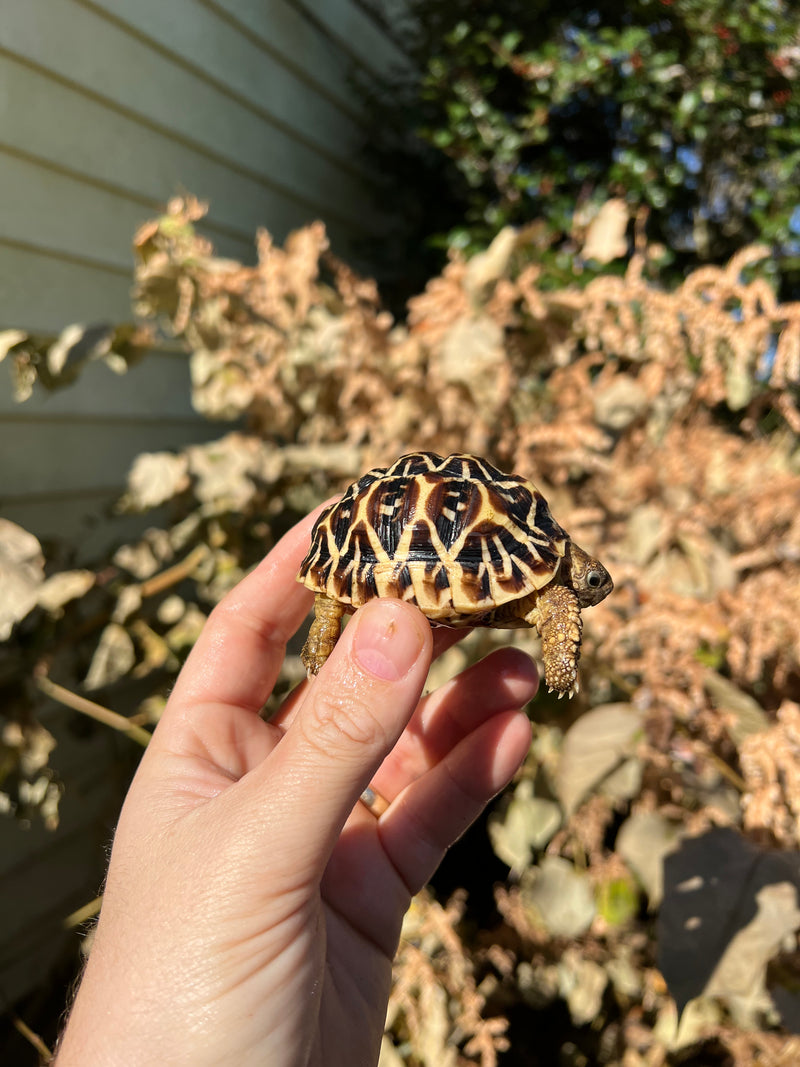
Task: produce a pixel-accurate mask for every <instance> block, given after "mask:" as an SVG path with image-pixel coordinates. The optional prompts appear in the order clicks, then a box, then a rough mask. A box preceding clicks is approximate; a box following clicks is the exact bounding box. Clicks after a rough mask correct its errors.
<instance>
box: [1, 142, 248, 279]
mask: <svg viewBox="0 0 800 1067" xmlns="http://www.w3.org/2000/svg"><path fill="white" fill-rule="evenodd" d="M0 188H2V189H4V190H17V191H18V192H17V195H4V196H2V197H0V235H1V236H2V238H3V239H4V240H6V241H14V242H19V243H21V244H22V243H24V244H30V245H33V246H37V247H40V248H43V249H45V250H47V251H48V252H56V253H62V254H64V255H67V256H78V257H79V258H82V259H88V260H94V261H97V262H98V263H100V264H102V265H104V266H109V267H117V268H119V269H120V270H125V271H130V272H132V270H133V252H132V242H133V235H134V234H135V232H136V230H137V229H138V228H139V226H141V224H142V223H143V222H146V221H147V219H148V218H152V217H153V214H154V212H153V211H148V210H147V209H146V208H145V207H143V206H142V205H141V204H138V203H135V202H133V201H131V200H130V199H129V198H127V197H124V196H120V195H118V194H116V193H112V192H109V191H107V190H105V189H98V188H97V186H95V185H87V184H86V183H85V182H82V181H80V180H79V179H77V178H73V177H71V176H69V175H65V174H63V173H60V172H58V171H54V170H51V169H50V168H48V167H47V166H46V165H44V164H41V163H33V162H31V161H30V160H28V159H21V158H19V157H18V156H13V155H9V154H8V153H7V152H3V151H2V150H0ZM54 204H57V205H58V210H56V211H54V210H53V205H54ZM215 243H218V244H219V245H220V246H221V247H220V252H221V254H223V255H227V256H235V257H237V258H247V257H248V256H250V255H251V249H252V242H250V241H245V240H244V239H241V240H237V239H235V238H232V237H230V236H228V235H225V236H222V237H219V236H217V238H216V241H215Z"/></svg>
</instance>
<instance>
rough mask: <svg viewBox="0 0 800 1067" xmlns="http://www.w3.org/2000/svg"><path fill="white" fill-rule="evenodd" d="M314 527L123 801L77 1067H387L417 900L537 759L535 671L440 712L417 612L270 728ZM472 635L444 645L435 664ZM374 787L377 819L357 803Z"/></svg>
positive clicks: (296, 537) (236, 596) (178, 695)
mask: <svg viewBox="0 0 800 1067" xmlns="http://www.w3.org/2000/svg"><path fill="white" fill-rule="evenodd" d="M311 519H313V516H311ZM309 525H310V520H307V521H306V522H305V523H303V524H301V525H300V526H299V527H297V528H295V530H294V531H292V532H291V533H290V534H289V535H287V537H286V538H284V540H283V541H282V542H281V543H280V544H279V545H278V546H277V547H276V549H274V550H273V552H272V553H271V554H270V556H269V557H267V559H266V560H265V561H264V563H262V565H261V566H260V567H259V568H257V570H256V571H254V572H253V573H252V574H251V575H250V576H249V577H248V578H247V579H245V581H243V582H242V583H241V584H240V585H239V586H238V587H237V589H236V590H234V592H233V593H232V594H230V595H229V596H228V598H226V600H225V601H223V603H222V604H221V605H220V606H219V607H218V608H217V609H216V610H215V612H214V613H213V615H212V617H211V619H210V620H209V623H208V624H207V626H206V629H205V630H204V632H203V634H202V635H201V638H200V640H199V641H198V643H197V646H196V647H195V649H194V650H193V652H192V655H191V657H190V659H189V661H188V662H187V665H186V667H185V668H184V671H183V672H182V674H181V677H180V678H179V680H178V683H177V685H176V687H175V691H174V693H173V694H172V697H171V699H170V702H169V705H168V707H167V709H166V711H165V713H164V716H163V718H162V721H161V723H160V724H159V728H158V730H157V731H156V733H155V735H154V738H153V741H152V742H151V745H150V747H149V748H148V750H147V752H146V753H145V756H144V758H143V760H142V764H141V766H140V768H139V771H138V773H137V777H136V779H135V781H134V784H133V786H132V787H131V791H130V794H129V797H128V800H127V801H126V804H125V807H124V809H123V813H122V816H121V819H120V824H119V828H118V832H117V837H116V841H115V845H114V851H113V853H112V860H111V865H110V868H109V876H108V884H107V889H106V895H105V900H104V905H103V914H102V917H101V922H100V925H99V928H98V934H97V940H96V944H95V949H94V950H93V953H92V958H91V962H90V965H89V967H88V968H87V973H86V975H85V977H84V982H83V985H82V987H81V990H80V994H79V996H78V999H77V1003H76V1006H75V1010H74V1012H73V1018H72V1019H71V1020H70V1025H69V1026H68V1029H67V1034H66V1039H65V1043H64V1048H63V1052H62V1053H61V1054H60V1055H59V1060H58V1062H59V1067H61V1064H62V1062H63V1063H64V1064H65V1065H66V1064H68V1063H69V1062H75V1063H78V1062H80V1063H81V1064H90V1063H93V1062H98V1063H100V1062H109V1063H115V1062H120V1063H122V1062H124V1063H125V1064H126V1065H134V1064H137V1063H152V1062H164V1063H170V1064H171V1065H173V1064H180V1063H187V1064H192V1067H200V1065H202V1064H215V1065H217V1064H220V1063H236V1064H237V1065H246V1064H249V1063H252V1064H259V1065H260V1064H263V1063H269V1064H270V1065H276V1067H277V1065H282V1064H285V1065H287V1067H289V1065H291V1067H299V1065H306V1064H320V1065H321V1064H325V1065H326V1067H331V1065H334V1067H335V1065H337V1064H339V1063H341V1064H345V1063H346V1064H348V1067H352V1065H362V1064H363V1065H364V1067H367V1065H371V1064H374V1063H375V1062H376V1061H377V1053H378V1047H379V1043H380V1036H381V1032H382V1029H383V1022H384V1016H385V1011H386V1002H387V997H388V992H389V986H390V981H391V961H392V957H393V954H394V951H395V948H396V944H397V938H398V935H399V930H400V924H401V922H402V917H403V914H404V912H405V910H406V909H407V907H408V904H409V901H410V899H411V896H412V894H413V893H415V892H416V891H417V890H418V889H419V888H421V887H422V885H424V883H425V882H426V881H427V879H428V878H429V877H430V875H431V873H432V872H433V870H434V869H435V867H436V866H437V865H438V863H439V861H440V860H441V858H442V856H443V854H444V851H445V850H446V848H447V847H448V846H449V845H450V844H451V843H452V842H453V841H454V840H455V839H456V838H457V837H458V836H459V835H460V834H461V833H462V832H463V830H464V829H465V828H466V826H467V825H468V824H469V823H470V822H471V821H472V820H473V819H474V818H475V817H476V815H477V814H478V813H479V811H480V810H481V808H482V807H483V806H484V805H485V803H486V802H487V800H488V799H489V798H490V797H491V796H492V795H493V793H495V792H496V791H497V790H498V789H499V788H501V787H502V785H503V784H505V782H506V781H507V780H508V778H509V777H510V776H511V774H513V771H514V770H515V769H516V767H517V765H518V764H519V762H520V760H521V759H522V757H523V756H524V753H525V751H526V750H527V745H528V743H529V737H530V728H529V725H528V722H527V720H526V719H525V718H524V716H521V715H520V713H519V712H518V711H516V710H515V709H517V708H519V707H520V706H521V705H522V704H524V703H525V702H526V701H527V700H528V699H530V697H531V696H532V695H533V692H534V691H535V688H536V675H535V670H534V668H533V666H532V664H531V663H530V661H529V660H528V658H527V657H525V656H522V655H521V654H519V653H516V652H515V651H513V650H510V649H509V650H503V651H500V652H497V653H495V654H493V655H492V656H490V657H488V658H487V659H486V660H485V661H483V662H482V663H480V664H478V665H476V666H475V667H473V668H471V669H470V670H468V671H467V672H465V673H464V674H463V675H461V676H459V677H458V678H457V679H454V680H453V681H451V682H449V683H448V684H447V685H445V686H444V687H443V688H442V689H440V690H438V691H437V692H435V693H433V694H431V695H429V696H426V697H424V698H422V699H421V692H422V687H423V685H424V683H425V678H426V675H427V670H428V666H429V664H430V660H431V656H432V655H433V654H434V642H433V641H432V639H431V634H430V629H429V627H428V625H427V623H426V622H425V620H423V619H422V616H421V615H419V613H418V612H417V611H416V609H415V608H412V607H410V606H408V605H404V604H398V603H387V602H374V603H372V604H370V605H367V607H366V608H364V609H362V611H361V612H359V615H358V616H357V617H356V619H355V620H354V623H353V624H352V625H351V626H348V627H347V629H346V630H345V633H344V635H343V637H342V639H341V640H340V642H339V645H338V646H337V649H336V650H335V652H334V655H333V656H332V657H331V659H330V660H329V661H328V663H327V664H326V666H325V668H324V669H323V671H322V672H321V673H320V675H319V677H318V678H317V679H316V680H315V681H314V682H313V683H312V684H304V685H303V686H301V687H299V688H298V689H297V690H295V692H294V693H293V694H292V696H291V697H290V698H289V700H288V701H287V703H286V705H285V706H284V707H283V709H282V710H281V712H280V714H279V715H278V716H276V718H275V719H273V720H272V721H270V722H265V721H263V720H262V719H261V718H260V717H259V715H258V711H259V710H260V708H261V707H262V706H263V703H264V701H265V700H266V698H267V696H268V694H269V693H270V691H271V689H272V686H273V685H274V683H275V680H276V678H277V674H278V670H279V668H280V664H281V662H282V659H283V655H284V651H285V643H286V641H287V640H288V638H289V637H290V636H291V635H292V634H293V633H294V631H295V630H296V629H297V628H298V627H299V625H300V624H301V622H302V620H303V617H304V616H305V614H306V612H307V610H308V602H309V600H310V595H309V594H308V593H307V591H306V590H304V589H303V588H302V587H301V586H299V585H297V584H296V583H295V582H294V574H295V573H296V570H297V565H298V563H299V559H300V558H301V557H302V554H303V549H304V546H305V543H306V540H307V536H308V527H309ZM381 628H383V631H385V634H386V635H389V636H391V638H392V640H391V642H389V643H388V644H385V648H386V649H388V650H389V652H390V653H391V655H392V656H395V657H396V656H398V655H400V653H399V652H398V649H399V648H400V647H401V646H402V645H403V641H404V640H405V652H406V660H407V663H405V664H401V667H402V669H401V670H400V671H399V673H398V676H397V677H396V678H389V679H387V678H384V677H380V676H375V675H374V674H372V673H370V672H369V671H365V670H364V669H363V662H364V659H363V657H362V658H361V659H359V651H358V650H359V640H363V634H365V633H368V634H369V635H370V640H372V641H373V643H374V638H375V634H376V633H377V635H378V639H379V640H380V638H381V632H383V631H382V630H381ZM359 635H362V637H359ZM454 639H455V638H454V637H453V636H451V635H450V634H449V632H447V631H438V632H437V640H436V645H437V651H440V650H441V649H442V648H443V647H446V646H447V645H448V644H451V643H452V642H453V640H454ZM381 647H384V646H381ZM401 658H402V656H401ZM367 662H373V661H371V660H368V661H367ZM370 781H373V782H374V784H375V787H376V788H377V789H378V790H379V791H380V792H381V793H382V794H383V795H384V796H385V797H386V798H387V800H389V801H390V807H389V809H388V811H386V812H385V814H384V815H383V816H382V817H381V818H380V820H378V819H376V818H375V817H374V816H373V815H372V814H371V813H370V812H369V811H368V810H367V809H366V808H365V807H364V806H362V805H360V804H359V803H358V796H359V794H360V793H361V791H362V790H363V789H364V787H365V786H366V785H367V783H368V782H370ZM142 930H147V931H149V937H145V938H143V937H142ZM121 954H122V955H123V956H124V958H125V967H124V968H121V966H120V964H119V958H120V955H121ZM110 982H112V983H114V986H115V1005H117V1007H115V1008H109V1009H108V1012H107V1019H108V1020H110V1021H109V1022H108V1023H107V1025H109V1026H112V1029H113V1030H114V1033H115V1034H116V1038H115V1042H114V1044H115V1047H117V1048H122V1049H123V1050H124V1051H123V1053H122V1055H121V1056H120V1057H114V1058H111V1059H108V1058H106V1059H103V1058H101V1057H100V1056H98V1058H97V1060H96V1061H95V1060H93V1059H92V1058H91V1055H88V1054H87V1052H89V1053H90V1052H91V1051H92V1049H93V1048H94V1047H96V1046H97V1040H98V1038H97V1032H96V1031H91V1021H90V1019H89V1016H88V1014H87V1013H88V1011H89V1009H90V1008H91V1005H92V1002H93V1000H94V1001H95V1002H96V1001H97V1000H98V999H99V1000H101V1001H102V1000H103V997H104V996H106V990H107V988H108V985H109V983H110ZM106 999H107V996H106ZM125 1004H133V1005H135V1009H136V1010H135V1013H131V1012H127V1013H125V1012H124V1005H125ZM87 1005H88V1007H87ZM119 1005H122V1006H123V1007H119ZM115 1020H116V1021H115ZM187 1020H189V1021H190V1025H189V1026H188V1028H187ZM87 1028H89V1029H88V1030H87ZM76 1034H77V1037H76V1036H75V1035H76ZM82 1037H83V1038H84V1040H83V1042H81V1038H82ZM71 1039H72V1045H71V1044H70V1040H71ZM92 1040H94V1042H95V1043H94V1045H93V1044H92ZM126 1044H127V1047H126ZM71 1048H72V1049H74V1050H75V1051H76V1052H80V1055H79V1056H78V1058H75V1059H74V1061H70V1052H71ZM103 1052H104V1054H106V1056H107V1053H108V1046H106V1047H105V1048H104V1049H103ZM62 1056H63V1060H62ZM154 1056H155V1058H153V1057H154Z"/></svg>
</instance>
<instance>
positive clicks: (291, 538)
mask: <svg viewBox="0 0 800 1067" xmlns="http://www.w3.org/2000/svg"><path fill="white" fill-rule="evenodd" d="M328 503H330V501H326V503H325V504H320V506H319V507H318V508H315V510H314V511H312V512H311V514H310V515H307V516H306V517H305V518H304V519H302V520H301V521H300V522H299V523H297V525H296V526H293V527H292V529H291V530H289V532H288V533H286V534H285V535H284V536H283V537H282V538H281V539H280V541H278V543H277V544H276V545H275V547H274V548H273V549H272V551H271V552H269V553H268V555H267V556H266V557H265V558H264V559H263V560H262V561H261V563H259V565H258V566H257V567H256V568H255V570H253V571H251V572H250V574H248V575H247V577H246V578H243V579H242V581H241V582H239V584H238V585H237V586H236V587H235V588H234V589H232V590H231V592H230V593H228V595H227V596H225V597H224V598H223V599H222V600H221V601H220V602H219V604H218V605H217V606H216V607H215V608H214V610H213V611H212V612H211V615H210V616H209V618H208V621H207V622H206V624H205V626H204V627H203V631H202V633H201V634H200V637H199V638H198V640H197V643H196V644H195V646H194V648H193V649H192V651H191V653H190V654H189V658H188V659H187V661H186V663H185V664H184V667H183V670H182V671H181V673H180V675H179V677H178V681H177V683H176V685H175V689H174V691H173V694H172V698H171V700H170V704H171V705H173V707H174V706H181V705H182V706H186V705H192V706H196V705H198V704H207V703H214V704H225V705H229V706H234V707H237V708H243V709H246V710H249V711H253V712H258V711H260V710H261V708H262V707H263V705H264V702H265V701H266V699H267V697H268V696H269V694H270V693H271V692H272V687H273V686H274V684H275V680H276V679H277V677H278V672H279V670H280V667H281V663H282V662H283V657H284V653H285V649H286V642H287V641H288V639H289V638H290V637H291V636H292V635H293V634H294V633H295V631H296V630H298V629H299V628H300V626H301V624H302V622H303V619H304V618H305V617H306V615H307V614H308V610H309V608H310V607H311V602H312V594H311V592H310V591H309V590H308V589H306V588H305V587H304V586H302V585H301V584H300V583H299V582H298V581H297V572H298V570H299V568H300V564H301V562H302V561H303V557H304V556H305V554H306V552H307V551H308V546H309V540H310V537H311V528H312V527H313V525H314V523H315V522H316V520H317V518H318V517H319V514H320V512H321V511H322V509H323V508H324V507H326V506H327V504H328Z"/></svg>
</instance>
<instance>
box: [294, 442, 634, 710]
mask: <svg viewBox="0 0 800 1067" xmlns="http://www.w3.org/2000/svg"><path fill="white" fill-rule="evenodd" d="M298 581H300V582H302V583H303V584H304V585H306V586H307V587H308V588H309V589H312V590H313V591H314V592H315V593H316V594H317V596H316V600H315V604H314V614H315V618H314V621H313V623H312V625H311V630H310V632H309V635H308V640H307V641H306V644H305V647H304V648H303V652H302V660H303V664H304V665H305V667H306V669H307V671H308V674H309V676H311V675H314V674H316V673H317V672H318V671H319V669H320V667H321V666H322V664H323V663H324V662H325V660H326V659H327V658H328V656H329V655H330V654H331V652H332V651H333V647H334V645H335V644H336V641H337V640H338V638H339V633H340V627H341V619H342V616H343V615H344V613H345V612H352V611H355V610H356V608H359V607H360V606H361V605H362V604H364V603H366V601H367V600H370V599H372V598H373V597H394V598H396V599H399V600H408V601H410V602H411V603H412V604H416V605H417V607H418V608H419V609H420V610H421V611H422V613H423V614H424V615H426V616H427V618H428V619H430V621H431V622H432V623H434V624H438V625H443V626H460V627H464V626H493V627H503V628H515V627H520V626H535V627H536V628H537V630H538V631H539V634H540V636H541V640H542V659H543V661H544V677H545V682H546V683H547V685H548V687H549V688H550V689H551V691H555V692H557V693H558V694H559V696H563V695H564V694H565V693H569V694H570V696H571V695H572V693H573V692H574V691H575V690H576V689H577V674H578V659H579V657H580V648H581V629H582V626H581V608H587V607H591V606H592V605H593V604H599V603H600V601H601V600H603V599H604V598H605V597H607V596H608V594H609V593H610V592H611V590H612V589H613V587H614V586H613V582H612V580H611V576H610V575H609V573H608V571H607V570H606V569H605V567H604V566H603V564H602V563H600V562H599V560H596V559H593V558H592V557H591V556H589V555H588V553H586V552H584V550H583V549H582V548H579V547H578V546H577V545H576V544H575V543H574V542H573V541H572V540H571V539H570V537H569V534H568V533H567V532H566V531H565V530H564V529H562V527H561V526H559V524H558V523H557V522H556V521H555V519H554V518H553V516H552V515H551V514H550V509H549V507H548V505H547V501H546V500H545V498H544V497H543V496H542V494H541V493H540V492H539V490H538V489H537V488H536V487H535V486H534V485H532V484H531V483H530V482H528V481H526V480H525V479H524V478H518V477H515V476H513V475H508V474H503V473H502V472H501V471H499V470H498V469H497V468H496V467H494V466H492V464H491V463H488V462H487V461H486V460H485V459H479V458H478V457H477V456H471V455H466V454H455V455H452V456H447V457H446V458H442V457H441V456H439V455H437V454H436V453H435V452H413V453H411V454H410V455H407V456H402V457H401V458H400V459H398V460H397V461H396V462H395V463H393V464H392V465H391V466H390V467H386V468H384V467H376V468H375V469H374V470H371V471H369V472H368V473H367V474H365V475H364V476H363V477H362V478H360V479H359V480H358V481H356V482H354V483H353V484H352V485H351V486H350V487H349V489H348V490H347V491H346V492H345V494H344V496H343V497H342V498H341V500H339V501H338V502H337V503H335V504H331V505H330V506H329V507H327V508H326V509H325V511H323V513H322V514H321V515H320V517H319V518H318V519H317V522H316V524H315V526H314V529H313V532H312V535H311V549H310V551H309V553H308V555H307V556H306V558H305V560H304V561H303V563H302V565H301V567H300V573H299V575H298Z"/></svg>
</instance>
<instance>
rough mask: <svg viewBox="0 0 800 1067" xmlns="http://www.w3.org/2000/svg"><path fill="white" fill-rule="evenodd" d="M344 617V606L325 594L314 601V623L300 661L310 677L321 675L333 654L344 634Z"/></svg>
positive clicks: (319, 594) (318, 594) (318, 595)
mask: <svg viewBox="0 0 800 1067" xmlns="http://www.w3.org/2000/svg"><path fill="white" fill-rule="evenodd" d="M342 615H344V605H343V604H339V603H337V601H335V600H331V598H330V597H329V596H325V595H324V593H317V596H316V598H315V600H314V621H313V622H312V623H311V629H310V630H309V631H308V639H307V640H306V643H305V644H304V645H303V651H302V652H301V653H300V659H301V660H302V661H303V666H304V667H305V669H306V673H307V674H308V677H309V678H311V677H312V676H313V675H315V674H318V673H319V669H320V667H321V666H322V664H323V663H324V662H325V660H326V659H327V658H328V656H330V654H331V652H333V649H334V646H335V644H336V642H337V641H338V640H339V635H340V633H341V632H342Z"/></svg>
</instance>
